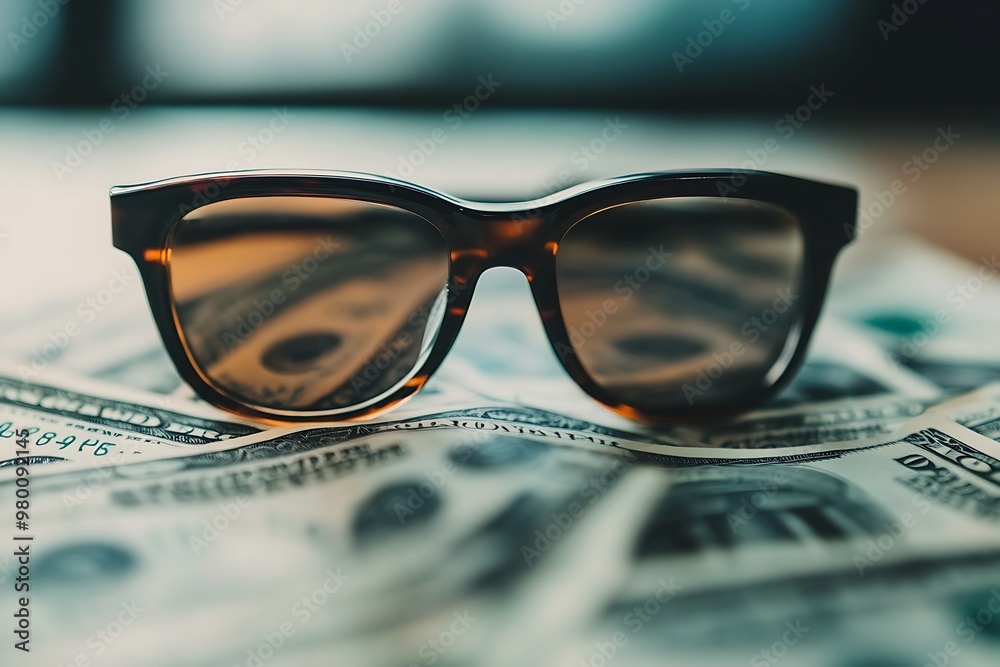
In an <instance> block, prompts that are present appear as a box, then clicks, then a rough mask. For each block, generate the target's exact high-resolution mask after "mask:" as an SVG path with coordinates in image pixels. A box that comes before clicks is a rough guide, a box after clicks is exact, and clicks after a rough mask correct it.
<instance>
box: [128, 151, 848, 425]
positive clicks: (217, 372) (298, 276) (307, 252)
mask: <svg viewBox="0 0 1000 667" xmlns="http://www.w3.org/2000/svg"><path fill="white" fill-rule="evenodd" d="M111 208H112V218H113V228H114V244H115V246H116V247H118V248H120V249H121V250H123V251H125V252H126V253H128V254H129V255H130V256H131V257H132V259H133V260H134V261H135V263H136V265H137V267H138V269H139V273H140V274H141V276H142V279H143V283H144V285H145V289H146V294H147V297H148V299H149V305H150V308H151V310H152V313H153V317H154V318H155V320H156V323H157V325H158V327H159V330H160V334H161V336H162V338H163V342H164V344H165V345H166V348H167V350H168V351H169V353H170V356H171V358H172V359H173V362H174V364H175V365H176V366H177V370H178V371H179V372H180V374H181V376H182V377H183V378H184V379H185V380H186V381H187V382H188V383H189V384H190V385H191V386H192V387H193V388H194V390H195V391H196V392H197V393H198V394H199V395H200V396H201V397H202V398H203V399H205V400H206V401H208V402H210V403H212V404H214V405H216V406H218V407H220V408H223V409H225V410H229V411H231V412H233V413H236V414H238V415H241V416H244V417H250V418H256V419H263V420H270V421H279V422H296V421H317V420H348V419H355V418H361V417H368V416H372V415H375V414H377V413H380V412H382V411H385V410H387V409H389V408H391V407H393V406H395V405H397V404H398V403H400V402H401V401H403V400H404V399H406V398H408V397H410V396H412V395H413V394H414V393H415V392H417V391H418V390H419V389H420V388H421V387H422V386H423V385H424V383H426V382H427V380H428V378H429V377H430V376H431V374H432V373H433V372H434V371H435V369H437V367H438V366H439V365H440V364H441V362H442V360H443V359H444V358H445V355H446V354H447V352H448V350H449V349H450V347H451V345H452V343H453V342H454V341H455V338H456V336H457V334H458V331H459V329H460V327H461V325H462V322H463V320H464V318H465V314H466V311H467V309H468V307H469V304H470V302H471V299H472V294H473V291H474V289H475V286H476V282H477V280H478V278H479V276H480V275H481V274H482V273H483V272H484V271H485V270H487V269H489V268H492V267H497V266H505V267H513V268H514V269H517V270H519V271H521V272H523V273H524V275H525V276H526V277H527V279H528V281H529V283H530V286H531V292H532V295H533V297H534V300H535V304H536V306H537V308H538V312H539V315H540V316H541V319H542V322H543V323H544V326H545V330H546V332H547V335H548V338H549V341H550V343H551V345H552V348H553V349H554V351H555V353H556V356H557V357H558V358H559V360H560V362H561V363H562V365H563V367H564V368H565V369H566V372H567V373H568V374H569V375H570V377H572V378H573V380H575V381H576V383H577V384H578V385H579V386H580V387H581V388H582V389H583V390H584V391H585V392H587V393H588V394H589V395H590V396H592V397H593V398H595V399H596V400H597V401H599V402H600V403H603V404H604V405H605V406H607V407H609V408H610V409H612V410H614V411H615V412H617V413H619V414H621V415H624V416H626V417H629V418H632V419H636V420H640V421H645V422H650V423H675V422H685V421H698V420H703V419H709V418H712V419H715V418H720V417H723V418H724V417H728V416H733V415H735V414H738V413H741V412H744V411H746V410H749V409H750V408H752V407H754V406H757V405H760V404H761V403H763V402H765V401H767V400H768V398H770V397H771V396H773V395H774V394H775V393H776V392H777V391H778V390H779V389H780V388H781V387H782V386H783V384H784V383H785V382H787V381H788V380H789V379H790V378H791V377H792V376H793V375H794V373H795V370H796V369H797V367H798V366H799V365H800V364H801V361H802V358H803V356H804V353H805V349H806V346H807V344H808V341H809V337H810V334H811V332H812V330H813V327H814V325H815V323H816V319H817V317H818V316H819V313H820V309H821V306H822V302H823V297H824V294H825V292H826V287H827V282H828V279H829V274H830V271H831V268H832V266H833V262H834V259H835V257H836V255H837V253H838V252H839V251H840V249H841V248H842V247H843V246H844V245H845V244H847V243H848V242H849V241H850V240H851V238H852V237H853V236H854V227H855V217H856V211H857V191H856V190H855V189H853V188H850V187H843V186H838V185H831V184H826V183H819V182H815V181H810V180H805V179H801V178H794V177H790V176H784V175H779V174H772V173H766V172H746V171H699V172H685V173H674V172H667V173H653V174H641V175H635V176H625V177H621V178H615V179H611V180H604V181H594V182H590V183H586V184H583V185H579V186H575V187H572V188H570V189H567V190H564V191H562V192H559V193H556V194H554V195H551V196H548V197H545V198H543V199H538V200H534V201H527V202H519V203H511V204H497V203H477V202H471V201H465V200H461V199H457V198H455V197H450V196H448V195H444V194H440V193H437V192H434V191H432V190H429V189H427V188H423V187H420V186H418V185H413V184H410V183H405V182H402V181H397V180H393V179H389V178H383V177H379V176H372V175H367V174H357V173H348V172H295V173H287V172H258V171H246V172H230V173H223V174H210V175H203V176H191V177H184V178H176V179H169V180H164V181H158V182H155V183H148V184H144V185H134V186H123V187H116V188H113V189H112V191H111Z"/></svg>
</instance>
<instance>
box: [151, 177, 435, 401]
mask: <svg viewBox="0 0 1000 667" xmlns="http://www.w3.org/2000/svg"><path fill="white" fill-rule="evenodd" d="M170 250H171V258H170V286H171V292H172V296H173V300H174V308H175V310H176V315H177V320H178V322H179V324H180V328H181V333H182V336H183V338H184V341H185V343H186V345H187V347H188V350H189V353H190V355H191V357H192V361H193V362H194V363H195V365H196V366H197V367H198V368H199V369H200V370H201V372H202V373H203V374H204V375H205V376H206V377H207V378H208V379H209V381H210V382H211V383H212V384H213V385H215V386H216V388H217V389H219V390H220V391H222V392H223V393H226V394H228V395H230V396H231V397H232V398H234V399H235V400H238V401H240V402H244V403H248V404H250V405H254V406H257V407H259V408H265V409H271V410H288V411H306V412H322V413H327V414H336V413H337V412H338V411H345V410H348V409H353V408H358V407H362V406H364V405H366V404H368V403H371V402H374V401H376V400H378V399H379V398H381V397H383V396H386V395H388V394H390V393H392V392H393V391H394V390H395V389H396V388H398V387H399V386H400V385H401V384H402V383H404V382H405V381H406V380H407V379H409V378H410V377H411V376H412V374H413V372H414V371H415V370H416V369H417V368H418V367H419V365H420V363H421V362H422V361H423V359H424V357H425V356H426V354H427V353H428V351H429V349H430V346H431V344H432V343H433V341H434V337H435V336H436V335H437V330H438V326H439V324H440V321H441V316H442V315H443V305H444V303H445V301H446V289H447V287H446V285H447V280H448V262H449V257H448V249H447V246H446V244H445V241H444V239H443V237H442V236H441V235H440V233H438V231H437V230H436V229H435V228H434V227H433V226H432V225H431V224H430V223H429V222H427V221H426V220H424V219H423V218H421V217H419V216H417V215H416V214H414V213H410V212H407V211H403V210H400V209H397V208H394V207H390V206H384V205H381V204H371V203H366V202H357V201H352V200H346V199H334V198H325V197H255V198H247V199H235V200H228V201H223V202H217V203H214V204H209V205H207V206H205V207H203V208H200V209H196V210H194V211H192V212H191V213H189V214H188V215H187V216H185V218H184V219H182V220H181V221H180V223H178V225H177V227H176V228H175V230H174V232H173V235H172V238H171V243H170Z"/></svg>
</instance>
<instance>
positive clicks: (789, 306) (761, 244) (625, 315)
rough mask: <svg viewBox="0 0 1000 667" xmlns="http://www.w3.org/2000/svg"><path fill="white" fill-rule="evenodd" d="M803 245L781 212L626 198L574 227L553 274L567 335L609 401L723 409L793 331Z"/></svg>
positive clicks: (760, 380) (730, 202)
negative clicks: (608, 397)
mask: <svg viewBox="0 0 1000 667" xmlns="http://www.w3.org/2000/svg"><path fill="white" fill-rule="evenodd" d="M802 255H803V243H802V235H801V232H800V229H799V226H798V224H797V222H796V220H795V219H794V218H793V217H792V215H791V214H790V213H788V212H787V211H785V210H784V209H780V208H777V207H775V206H771V205H768V204H762V203H757V202H752V201H747V200H739V199H713V198H676V199H657V200H652V201H645V202H639V203H635V204H626V205H623V206H617V207H614V208H610V209H606V210H604V211H600V212H598V213H595V214H593V215H591V216H589V217H587V218H585V219H584V220H582V221H581V222H579V223H577V224H576V225H574V226H573V227H572V228H571V229H570V230H569V232H568V233H567V234H566V236H565V238H563V239H562V241H561V242H560V244H559V250H558V255H557V257H556V276H557V282H558V291H559V301H560V305H561V308H562V312H563V319H564V322H565V324H566V329H567V331H568V333H569V337H570V342H571V344H572V346H573V348H574V350H575V352H576V354H577V357H578V359H579V360H580V363H581V364H582V366H583V367H584V369H585V370H586V371H587V373H588V374H589V375H590V376H591V378H593V380H594V381H595V382H596V383H597V384H598V385H600V386H601V387H602V388H603V389H604V390H605V391H606V392H608V393H609V394H610V396H611V398H612V400H614V401H616V402H620V403H623V404H625V405H628V406H630V407H633V408H637V409H640V410H645V411H650V412H654V411H660V410H682V409H684V408H690V407H694V408H713V407H724V406H725V405H726V404H727V403H730V402H732V401H733V400H734V399H737V398H739V399H746V398H747V393H748V392H753V391H759V390H760V389H761V388H762V387H763V386H764V385H765V380H766V379H773V378H771V376H773V375H776V374H777V373H778V372H780V370H782V369H783V368H784V366H785V364H787V358H786V357H787V353H788V352H790V351H791V348H792V347H793V345H789V344H788V343H789V342H791V343H794V339H796V338H797V331H796V328H795V327H796V323H797V322H798V317H797V311H798V297H799V284H800V278H801V274H802Z"/></svg>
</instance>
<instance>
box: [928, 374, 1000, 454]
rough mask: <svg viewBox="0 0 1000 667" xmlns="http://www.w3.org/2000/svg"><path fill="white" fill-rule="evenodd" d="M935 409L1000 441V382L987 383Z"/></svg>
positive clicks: (973, 429)
mask: <svg viewBox="0 0 1000 667" xmlns="http://www.w3.org/2000/svg"><path fill="white" fill-rule="evenodd" d="M933 411H934V412H936V413H940V414H943V415H946V416H947V417H949V418H950V419H953V420H955V421H956V422H958V423H959V424H962V425H963V426H965V427H966V428H968V429H970V430H972V431H975V432H976V433H979V434H980V435H983V436H986V437H987V438H990V439H991V440H995V441H997V442H1000V383H994V384H990V385H986V386H984V387H982V388H980V389H977V390H975V391H972V392H970V393H968V394H965V395H963V396H959V397H958V398H955V399H952V400H950V401H947V402H945V403H942V404H940V405H937V406H935V407H934V408H933Z"/></svg>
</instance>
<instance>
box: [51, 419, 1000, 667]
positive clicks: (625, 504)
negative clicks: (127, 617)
mask: <svg viewBox="0 0 1000 667" xmlns="http://www.w3.org/2000/svg"><path fill="white" fill-rule="evenodd" d="M549 428H552V427H551V426H549ZM355 436H356V437H353V438H346V439H345V438H344V437H343V434H342V433H337V432H336V431H335V430H332V429H306V430H300V431H295V432H291V433H287V434H283V435H281V436H279V437H276V438H272V439H271V440H270V441H266V442H261V443H257V444H255V445H250V446H249V447H246V448H243V449H240V450H235V451H228V452H227V451H222V452H217V453H214V454H196V455H193V456H190V457H185V458H183V459H171V460H166V461H152V462H139V463H134V464H130V465H124V466H119V467H118V468H117V470H118V472H117V473H116V475H115V477H114V479H113V480H109V481H107V482H106V483H100V484H97V485H89V486H88V483H87V480H86V477H80V478H78V479H76V480H74V483H72V484H66V483H64V482H65V477H66V476H61V477H63V478H64V479H63V480H58V478H57V477H55V476H53V477H51V478H49V480H48V481H46V480H39V481H38V482H37V485H36V486H33V487H32V488H33V494H34V501H33V508H34V515H33V519H34V521H35V525H36V526H38V528H37V530H36V535H35V547H34V548H36V552H35V555H34V557H35V561H34V562H35V570H34V572H35V575H34V576H35V577H36V582H37V584H38V590H39V591H40V593H39V594H38V595H37V602H36V607H35V613H36V614H37V616H38V618H44V619H45V623H44V624H41V623H40V624H39V630H38V632H39V635H38V637H37V638H38V645H39V646H41V647H44V648H43V649H41V650H42V651H43V653H44V657H45V659H46V660H49V661H53V662H56V663H57V664H58V663H59V662H60V661H62V663H63V664H66V663H71V661H72V660H74V659H75V658H76V656H77V655H79V654H81V653H82V654H83V655H85V656H92V653H91V651H94V650H96V649H93V648H90V647H88V644H87V638H88V637H89V636H90V635H92V634H93V633H94V627H95V624H96V627H101V621H100V620H97V621H95V618H96V619H103V618H107V619H108V621H109V622H110V621H113V620H114V619H116V618H117V615H118V614H119V613H121V611H122V604H123V603H124V604H126V605H132V606H131V607H130V608H131V609H133V610H134V609H135V608H139V609H142V611H141V612H139V617H138V619H137V620H136V623H135V626H134V631H133V630H131V629H130V630H128V631H126V632H123V633H122V635H121V637H120V639H116V641H115V642H114V644H113V645H108V646H105V647H104V650H103V651H102V655H101V659H102V664H107V665H118V664H123V665H124V664H135V662H136V661H137V660H141V661H142V664H147V665H157V664H177V662H178V661H182V662H185V664H205V665H208V664H229V663H232V664H254V663H253V661H252V660H251V659H252V658H254V656H257V659H260V658H259V656H260V655H261V649H260V647H261V646H264V647H265V649H264V652H265V653H267V652H268V651H271V653H274V652H276V651H278V650H279V649H278V648H275V647H274V646H273V645H272V644H269V643H268V640H267V637H271V638H272V639H274V637H275V636H276V635H275V633H278V634H279V635H281V642H280V643H281V647H280V651H281V656H282V662H283V663H284V664H290V665H298V664H301V665H307V664H311V663H310V662H309V661H310V660H312V659H315V656H316V655H317V654H318V653H320V652H325V654H326V655H328V656H331V660H344V659H351V658H355V659H358V658H359V656H374V657H370V659H375V657H378V658H379V659H380V660H382V659H384V660H385V662H386V664H410V663H415V664H424V663H426V661H427V660H428V659H430V656H434V657H436V658H437V659H438V660H440V661H441V663H442V664H578V663H576V662H572V660H577V659H584V660H586V659H588V656H589V653H588V652H587V651H589V650H595V649H594V648H593V643H594V641H595V638H596V639H600V638H601V637H603V636H604V634H603V633H605V632H608V633H609V634H608V636H611V634H613V633H614V632H619V631H620V632H631V630H632V627H633V626H634V624H635V622H636V621H635V620H634V618H635V617H633V620H631V621H626V620H624V619H625V616H626V614H627V613H628V611H629V610H632V609H633V608H634V607H635V606H636V605H642V604H644V602H645V600H647V599H655V596H656V595H657V593H658V591H661V589H662V591H663V592H662V593H661V598H662V599H663V602H662V603H660V604H661V605H662V613H659V612H658V614H657V615H654V616H655V619H653V617H651V619H652V620H649V621H643V624H644V627H646V626H648V628H649V630H648V632H644V633H641V637H639V636H637V637H635V638H634V639H632V641H633V645H634V646H641V647H642V648H641V651H647V652H650V655H652V654H656V655H662V651H663V650H665V648H664V643H665V645H666V647H667V648H670V649H671V650H676V651H678V655H681V656H685V655H688V653H687V652H690V655H691V656H692V659H694V658H698V659H704V655H710V656H711V655H715V656H718V655H723V656H728V655H729V653H727V652H726V651H727V650H728V649H726V648H725V647H723V649H722V650H720V648H719V647H718V646H717V645H716V642H715V641H714V640H713V639H711V637H712V636H718V635H717V633H716V634H715V635H712V634H711V633H707V632H701V633H700V634H693V635H690V637H689V639H688V640H684V631H682V628H692V627H693V626H694V625H695V624H696V623H698V622H700V623H702V624H703V625H704V626H705V627H714V628H716V629H717V630H718V624H717V623H714V622H713V620H712V617H713V616H716V615H718V612H717V611H716V609H715V608H714V607H713V606H712V604H713V603H712V601H713V600H718V599H720V598H721V597H725V596H727V595H732V594H735V593H736V592H741V591H750V592H751V593H752V592H753V591H764V593H768V591H772V588H773V586H781V585H791V584H789V582H802V581H813V580H817V578H823V579H824V580H827V579H828V578H830V577H841V578H844V577H856V578H857V579H858V580H859V581H863V582H866V583H867V582H868V581H871V580H872V579H873V578H877V577H882V576H889V575H888V573H892V572H896V573H899V572H903V571H905V570H906V568H908V567H915V566H917V565H918V564H920V563H931V562H933V563H948V562H957V561H959V560H961V559H969V560H975V559H982V558H987V557H990V556H991V554H993V555H996V553H997V551H998V547H1000V479H998V475H1000V445H998V444H997V443H995V442H993V441H991V440H988V439H986V438H983V437H982V436H979V435H978V434H976V433H974V432H972V431H969V430H968V429H965V428H964V427H961V426H959V425H957V424H954V423H953V422H950V421H948V420H947V419H945V418H944V417H942V416H939V415H925V416H922V417H920V418H918V419H917V420H915V421H913V422H911V423H910V424H908V425H907V428H906V429H905V432H901V434H900V435H899V436H897V437H895V438H893V439H892V440H889V441H883V442H877V443H870V444H867V445H865V446H863V447H860V448H858V447H849V448H842V449H837V448H833V449H829V448H828V449H827V450H825V451H824V450H822V449H820V448H804V449H803V450H801V451H796V452H795V453H788V452H783V453H780V454H779V453H778V452H776V451H775V450H770V451H768V452H747V451H746V450H733V451H728V450H727V451H725V452H724V454H725V455H720V456H718V457H715V458H707V457H705V456H704V451H703V450H699V451H698V453H699V454H700V456H697V457H696V456H691V457H685V456H658V457H656V458H655V460H656V463H657V464H658V465H648V463H649V458H648V457H646V456H643V455H639V454H636V453H634V452H632V451H631V450H628V449H625V448H623V447H616V446H610V443H605V444H599V443H587V444H586V446H580V444H579V441H576V440H573V439H570V438H567V437H563V438H556V437H552V434H543V433H542V432H540V430H538V429H536V430H535V431H534V432H533V431H532V430H531V428H530V427H528V428H525V430H524V431H523V432H518V433H512V432H504V431H499V430H497V431H492V430H491V431H485V432H484V431H483V430H482V429H475V428H472V429H469V428H462V427H461V426H458V425H456V424H455V423H454V422H450V421H448V420H447V419H439V420H436V421H435V423H434V424H429V423H426V422H425V423H424V424H419V423H417V422H411V423H410V428H406V427H402V428H398V429H386V430H382V431H379V432H375V433H365V434H361V433H356V434H355ZM647 446H650V447H652V446H653V445H647ZM657 446H658V447H661V448H662V447H663V445H657ZM719 451H721V450H719ZM747 454H754V456H747ZM192 462H196V463H192ZM706 464H710V465H706ZM57 480H58V483H57ZM781 582H785V583H784V584H782V583H781ZM769 586H770V587H772V588H768V587H769ZM84 591H86V592H87V593H86V595H84V594H83V592H84ZM317 591H320V592H319V593H318V592H317ZM314 595H315V599H314V598H313V596H314ZM797 599H799V600H800V601H801V600H802V599H803V598H802V594H801V593H800V594H799V596H798V598H797ZM265 600H266V603H262V601H265ZM303 600H306V601H307V602H309V601H311V602H309V604H307V603H303V602H302V601H303ZM320 600H322V604H320V602H319V601H320ZM310 604H311V605H312V607H313V608H314V609H312V610H311V609H310ZM716 604H717V603H716ZM296 605H298V606H296ZM670 605H674V606H670ZM196 610H197V611H196ZM675 610H676V611H675ZM681 610H683V613H682V611H681ZM813 613H817V612H813ZM192 616H193V617H204V618H212V619H216V620H213V622H212V623H211V631H207V630H205V629H199V628H198V627H197V626H194V625H190V624H191V622H192V621H191V620H190V619H191V618H192ZM744 616H745V617H739V615H737V617H736V618H735V619H734V618H732V617H730V618H729V622H731V623H743V624H746V623H749V622H750V620H752V616H753V615H752V613H750V612H745V614H744ZM552 618H562V619H564V620H562V621H560V622H551V621H547V620H544V619H552ZM748 619H750V620H748ZM793 620H794V619H793ZM629 622H631V623H632V625H628V623H629ZM674 623H676V624H677V628H673V627H672V624H674ZM286 624H287V625H286ZM166 626H170V627H181V628H186V627H190V630H189V631H187V632H186V633H185V636H186V642H185V644H184V646H181V647H177V646H174V645H173V642H172V640H171V635H169V634H167V633H163V632H162V631H160V629H162V627H166ZM282 627H285V628H286V630H289V631H290V632H283V631H282V630H281V628H282ZM459 630H462V633H461V634H459ZM291 631H294V632H291ZM449 633H450V634H449ZM637 634H638V633H637ZM629 636H630V637H631V635H629ZM440 637H445V638H450V639H448V642H450V643H452V645H450V646H448V647H444V646H443V643H442V642H441V641H434V640H435V639H436V638H440ZM515 637H517V638H520V641H519V642H515V641H514V638H515ZM390 639H391V641H390ZM640 639H641V640H642V641H641V642H640ZM685 641H687V643H686V644H685ZM647 642H651V643H647ZM273 643H278V640H277V639H274V642H273ZM446 643H447V642H446ZM268 646H270V649H268V648H267V647H268ZM587 647H590V648H589V649H588V648H587ZM581 650H582V651H583V653H582V654H581V653H580V651H581ZM141 656H144V657H141ZM161 656H163V657H162V658H161ZM166 656H169V658H167V657H166ZM698 656H701V657H700V658H699V657H698ZM514 658H518V659H521V658H523V659H524V661H525V662H523V663H519V662H515V663H512V662H509V661H507V662H504V661H505V660H508V659H514ZM626 664H643V663H642V662H641V661H634V662H633V661H630V662H629V663H626ZM685 664H686V663H685ZM691 664H699V663H698V662H692V663H691Z"/></svg>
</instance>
